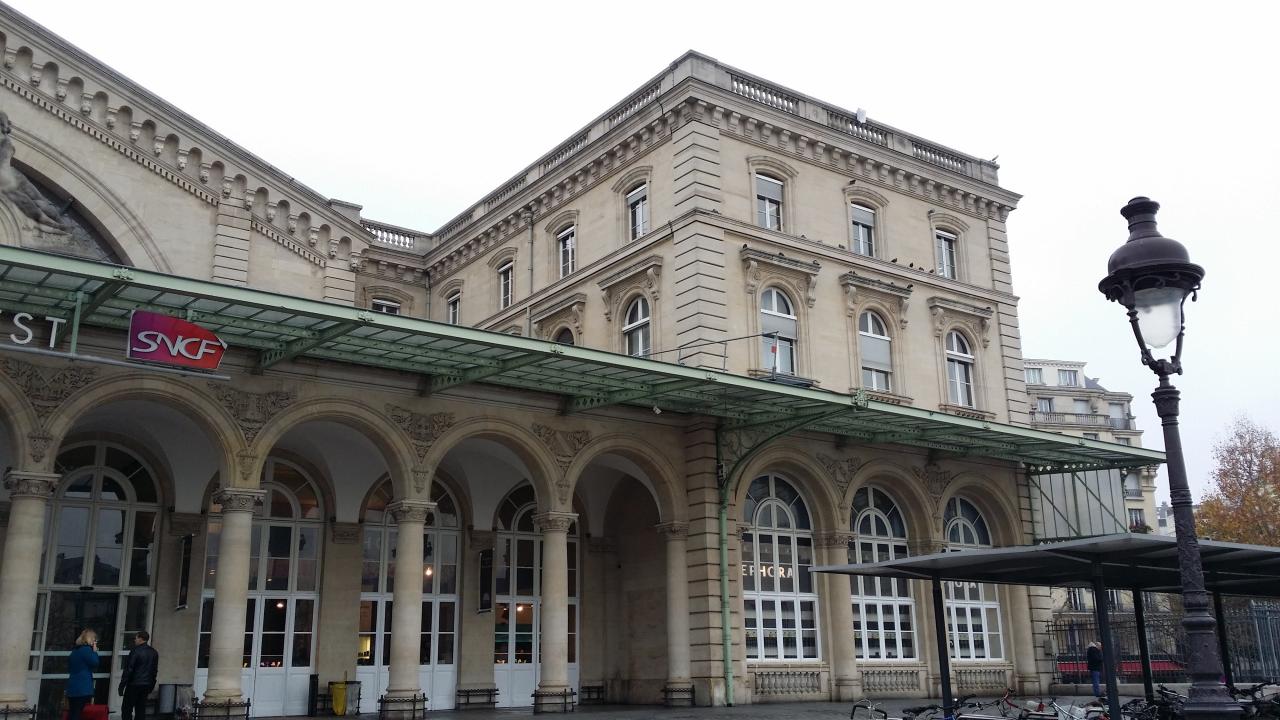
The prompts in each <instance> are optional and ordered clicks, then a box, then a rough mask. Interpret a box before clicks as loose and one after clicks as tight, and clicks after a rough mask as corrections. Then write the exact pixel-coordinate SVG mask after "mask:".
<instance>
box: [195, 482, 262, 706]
mask: <svg viewBox="0 0 1280 720" xmlns="http://www.w3.org/2000/svg"><path fill="white" fill-rule="evenodd" d="M265 494H266V491H264V490H256V489H248V488H219V489H218V490H217V491H216V492H215V493H214V494H213V499H212V500H213V502H214V503H217V504H219V505H221V506H222V535H221V537H219V539H218V575H217V577H216V578H215V579H214V585H213V594H214V600H213V632H212V633H211V636H210V641H209V685H208V686H207V687H206V688H205V691H204V699H205V702H228V701H235V700H239V699H240V698H241V695H242V694H243V689H242V688H241V682H240V681H241V674H242V669H243V665H244V626H245V602H246V601H247V599H248V596H249V556H250V544H251V543H252V541H253V510H254V507H255V506H256V505H257V504H258V503H260V502H262V498H263V496H264V495H265Z"/></svg>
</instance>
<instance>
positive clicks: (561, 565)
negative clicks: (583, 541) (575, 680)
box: [533, 512, 578, 712]
mask: <svg viewBox="0 0 1280 720" xmlns="http://www.w3.org/2000/svg"><path fill="white" fill-rule="evenodd" d="M577 518H578V515H577V514H576V513H567V512H544V513H538V514H537V515H535V516H534V522H535V523H536V524H537V526H538V529H539V530H540V531H541V532H542V597H541V600H542V629H541V630H542V631H541V642H542V664H541V666H540V668H539V674H540V678H539V681H538V689H537V690H536V691H534V693H533V695H534V698H533V703H534V708H535V709H541V710H542V711H544V712H545V711H552V712H554V711H557V710H560V709H561V708H562V707H563V705H561V704H560V698H561V697H562V696H563V695H564V694H565V693H566V692H568V691H569V690H570V688H569V544H568V532H569V526H570V525H572V524H573V521H574V520H576V519H577Z"/></svg>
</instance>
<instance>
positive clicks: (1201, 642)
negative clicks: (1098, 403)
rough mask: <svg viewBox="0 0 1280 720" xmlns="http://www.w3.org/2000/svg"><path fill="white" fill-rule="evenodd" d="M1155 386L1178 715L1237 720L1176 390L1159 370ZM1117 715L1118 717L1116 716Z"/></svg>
mask: <svg viewBox="0 0 1280 720" xmlns="http://www.w3.org/2000/svg"><path fill="white" fill-rule="evenodd" d="M1159 375H1160V385H1159V386H1158V387H1157V388H1156V389H1155V392H1153V393H1151V399H1152V400H1154V401H1155V405H1156V414H1158V415H1159V416H1160V424H1161V425H1162V426H1163V427H1164V452H1165V458H1166V459H1167V461H1168V464H1167V465H1166V467H1167V468H1168V471H1169V504H1170V505H1172V506H1173V527H1174V530H1175V531H1176V534H1177V537H1178V565H1179V574H1180V575H1181V578H1182V608H1183V612H1182V627H1183V628H1184V629H1185V630H1186V633H1187V651H1188V653H1187V654H1188V663H1187V669H1188V670H1189V674H1190V675H1191V688H1190V689H1189V690H1188V691H1187V702H1186V703H1184V704H1183V714H1184V715H1185V717H1186V718H1187V720H1236V719H1237V718H1239V717H1240V716H1241V714H1242V712H1243V711H1242V709H1241V708H1240V705H1239V703H1237V702H1236V701H1235V700H1233V699H1232V698H1231V696H1230V695H1229V694H1228V693H1227V689H1226V688H1225V687H1223V686H1222V659H1221V658H1220V657H1219V656H1218V643H1217V642H1216V639H1217V637H1216V636H1217V633H1216V632H1215V626H1216V625H1217V623H1215V622H1214V620H1213V615H1211V614H1210V613H1209V598H1208V595H1207V594H1206V593H1205V590H1204V568H1203V567H1202V565H1201V563H1200V542H1199V540H1197V539H1196V521H1195V516H1194V514H1193V512H1192V509H1191V488H1190V487H1188V486H1187V466H1186V462H1185V461H1184V460H1183V457H1182V437H1181V435H1180V433H1179V432H1178V398H1179V393H1178V389H1177V388H1176V387H1174V386H1173V385H1172V384H1171V383H1170V382H1169V375H1168V373H1167V372H1161V373H1159ZM1116 717H1119V716H1116Z"/></svg>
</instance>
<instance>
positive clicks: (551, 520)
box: [533, 511, 578, 533]
mask: <svg viewBox="0 0 1280 720" xmlns="http://www.w3.org/2000/svg"><path fill="white" fill-rule="evenodd" d="M577 519H578V513H571V512H556V511H550V512H541V513H538V514H536V515H534V516H533V525H534V527H536V528H538V532H542V533H548V532H568V531H569V526H570V525H573V523H574V521H576V520H577Z"/></svg>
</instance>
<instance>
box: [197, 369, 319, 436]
mask: <svg viewBox="0 0 1280 720" xmlns="http://www.w3.org/2000/svg"><path fill="white" fill-rule="evenodd" d="M209 389H210V390H211V391H212V392H213V396H214V397H215V398H217V399H218V402H220V403H222V406H223V407H225V408H226V409H227V411H228V412H230V413H231V416H232V417H234V418H235V420H236V425H238V426H240V432H241V433H243V434H244V439H245V442H246V443H249V444H250V445H252V444H253V440H254V438H256V437H258V433H259V432H261V431H262V428H263V426H264V425H266V424H267V423H268V422H270V420H271V418H273V417H275V416H276V415H278V414H279V413H280V412H281V411H282V410H284V409H285V408H287V407H289V406H290V405H292V404H293V403H294V402H295V401H296V400H297V399H298V395H297V393H295V392H293V391H292V390H273V391H271V392H265V393H251V392H246V391H244V390H238V389H236V388H233V387H228V386H226V385H223V384H221V383H215V382H211V383H209Z"/></svg>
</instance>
